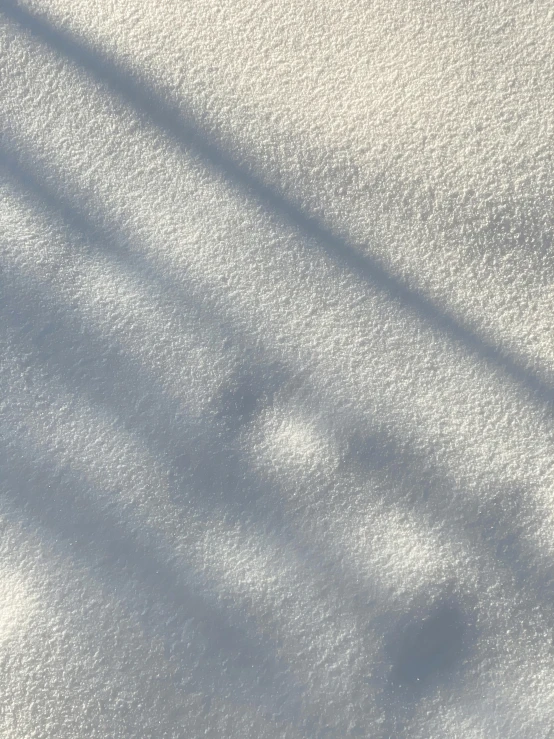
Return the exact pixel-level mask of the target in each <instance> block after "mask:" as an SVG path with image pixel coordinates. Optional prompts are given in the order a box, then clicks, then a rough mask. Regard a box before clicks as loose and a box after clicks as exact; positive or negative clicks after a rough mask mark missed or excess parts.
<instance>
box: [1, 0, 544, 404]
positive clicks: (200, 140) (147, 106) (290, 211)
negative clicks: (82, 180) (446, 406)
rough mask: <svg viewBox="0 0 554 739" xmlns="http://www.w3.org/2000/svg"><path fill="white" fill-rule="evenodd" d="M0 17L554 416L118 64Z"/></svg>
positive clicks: (434, 313)
mask: <svg viewBox="0 0 554 739" xmlns="http://www.w3.org/2000/svg"><path fill="white" fill-rule="evenodd" d="M0 12H2V13H3V14H4V16H6V17H7V18H9V19H10V20H11V21H12V22H14V23H16V24H17V25H19V26H20V27H21V28H22V29H23V30H24V31H25V32H27V33H29V34H31V35H32V36H34V37H35V38H36V39H37V40H38V41H39V42H40V43H43V44H47V45H48V46H50V47H51V48H52V49H53V50H54V51H55V52H57V53H59V54H62V55H64V56H65V57H66V58H67V59H68V60H69V61H70V62H71V63H73V64H75V65H77V66H78V67H81V68H82V69H84V71H85V72H86V73H87V74H88V75H89V76H90V77H92V78H93V79H94V80H96V82H97V83H100V84H101V85H103V86H107V87H108V88H109V90H110V91H111V92H112V93H115V94H116V95H118V96H119V98H120V99H122V100H123V101H124V102H125V103H126V104H127V105H129V106H130V107H132V108H133V109H134V110H135V111H136V112H137V114H138V115H139V116H141V117H143V118H146V119H147V120H148V122H149V123H150V124H151V125H154V126H156V127H157V128H159V129H161V130H162V131H163V132H164V133H165V134H166V135H167V136H169V137H170V138H171V139H173V140H174V142H176V143H177V145H178V146H179V147H180V148H181V149H182V150H184V151H187V152H188V153H189V154H190V153H193V154H195V155H196V156H198V157H200V158H201V159H203V160H204V161H205V162H206V163H208V164H209V165H211V166H212V167H214V168H215V169H217V170H218V171H219V172H220V173H221V174H222V175H223V176H224V177H225V178H226V179H227V180H228V181H229V182H230V183H231V184H233V185H234V186H235V187H239V188H241V189H242V190H244V191H245V192H246V193H247V194H248V195H249V196H250V197H251V198H254V199H256V201H257V202H258V203H259V204H260V206H261V207H262V208H264V209H265V210H266V212H270V213H271V214H273V215H274V216H277V217H280V218H283V219H284V220H285V221H287V222H288V223H289V224H291V225H292V226H294V227H295V228H296V229H298V230H299V231H300V232H301V233H302V234H303V235H304V236H306V237H308V238H309V239H311V240H314V241H315V242H317V244H318V246H319V247H320V248H321V249H323V250H324V251H325V252H326V253H327V255H328V256H329V257H330V258H331V259H332V260H333V261H334V262H335V263H336V264H338V265H339V266H341V267H343V268H345V269H348V270H350V271H352V272H353V273H355V274H356V275H358V276H359V277H361V278H363V279H364V280H365V281H366V282H367V283H368V284H369V285H370V286H371V287H372V288H373V289H374V290H376V291H379V292H383V293H385V294H386V295H387V296H388V298H390V299H391V300H393V301H395V302H396V303H400V305H401V306H403V307H404V308H406V309H408V310H410V311H412V312H414V313H415V314H416V315H418V316H419V317H420V318H422V319H423V320H424V321H426V322H427V323H428V324H429V325H430V326H431V327H432V328H434V329H435V330H438V331H440V332H441V333H443V334H444V335H446V336H448V337H449V338H450V339H451V340H453V341H454V342H456V343H457V344H459V345H461V346H462V347H463V348H464V349H465V351H467V352H468V353H470V354H473V355H475V356H477V357H478V358H480V359H481V360H484V361H486V362H487V363H488V364H490V365H493V366H494V367H496V368H497V369H500V370H501V371H503V372H504V373H505V374H506V375H507V376H508V377H509V378H511V379H512V380H515V381H516V382H517V383H518V384H520V385H521V386H522V387H524V388H525V389H526V390H527V391H528V392H530V393H531V394H532V395H533V396H534V399H535V400H536V401H537V402H539V403H540V404H542V405H543V406H544V407H546V408H547V410H548V412H549V413H551V412H552V411H554V389H553V388H552V387H551V386H550V385H549V384H548V383H547V382H545V381H544V380H543V379H542V378H541V377H540V376H539V374H538V373H536V372H535V371H533V370H532V369H530V368H529V367H527V366H526V365H525V364H524V363H523V362H522V361H521V360H520V359H518V358H516V357H514V356H513V355H512V354H510V353H509V352H507V351H506V350H504V349H503V348H502V347H499V346H497V345H495V344H493V343H491V342H490V341H488V340H487V339H486V338H483V337H482V336H480V335H479V334H477V333H476V332H475V331H474V330H473V329H472V328H471V327H469V326H467V325H465V324H464V323H463V322H462V321H460V320H459V319H457V318H456V317H454V316H453V315H451V314H450V313H449V312H447V311H446V310H444V309H443V308H442V307H440V308H439V307H438V306H437V305H435V303H434V302H433V301H432V300H431V299H429V298H428V297H427V296H426V295H424V294H423V293H421V292H419V291H417V290H415V289H414V288H412V287H409V286H408V285H406V284H405V283H403V282H402V281H401V280H399V279H398V278H397V277H395V276H394V275H392V274H390V273H389V272H388V271H387V270H386V269H385V268H384V267H383V266H382V265H381V264H380V263H379V262H378V260H377V259H376V258H375V257H373V256H371V255H368V254H361V253H360V252H359V251H358V250H357V249H355V248H354V247H353V246H352V245H350V244H349V243H348V242H347V241H346V240H345V239H344V238H341V237H340V236H337V235H336V234H334V233H333V232H332V231H331V230H330V229H329V228H328V227H326V226H325V225H323V224H322V223H321V222H320V221H319V220H318V219H316V218H314V217H313V216H311V215H309V214H308V213H306V212H304V211H303V210H302V209H301V208H300V207H298V206H297V205H295V204H294V203H293V202H291V201H290V200H288V199H287V198H286V197H285V196H284V195H283V194H282V193H280V192H279V191H278V190H276V189H275V188H273V187H271V186H270V185H268V184H266V183H265V182H263V180H262V179H261V178H260V177H259V176H258V175H257V174H255V173H253V172H251V171H250V170H249V169H248V168H247V167H246V166H245V165H244V164H242V163H240V162H239V161H237V160H236V159H234V158H233V157H232V156H231V155H229V154H228V153H227V152H226V151H224V150H223V149H222V148H221V147H220V146H218V145H217V144H216V143H214V142H212V141H210V140H209V138H208V137H207V135H206V134H205V133H204V132H203V131H202V130H201V128H200V126H199V125H198V124H197V122H196V121H195V120H194V119H193V118H192V117H191V116H190V115H187V114H186V113H185V112H184V111H183V110H181V109H179V108H177V106H176V105H171V104H170V103H169V102H168V101H167V100H165V99H164V98H163V97H162V96H161V95H159V94H158V93H156V91H155V90H153V89H151V88H150V87H149V86H148V85H147V84H145V83H144V82H142V81H140V80H138V79H137V78H136V76H135V75H134V73H133V72H132V71H130V70H129V69H127V68H125V67H124V66H123V65H122V64H121V63H119V62H118V61H116V60H114V59H109V58H106V57H105V56H102V55H101V54H100V53H99V52H97V51H95V50H93V49H92V48H91V47H90V46H89V45H87V44H86V43H85V42H83V41H81V40H76V39H75V38H74V37H73V36H72V35H71V34H69V33H68V32H67V31H64V30H61V29H59V28H56V27H55V26H54V25H52V24H51V23H49V22H48V21H46V20H45V19H44V18H38V17H37V16H35V15H33V14H31V13H30V12H28V11H27V10H25V9H23V8H21V7H20V6H18V5H15V4H13V3H11V2H9V0H1V2H0Z"/></svg>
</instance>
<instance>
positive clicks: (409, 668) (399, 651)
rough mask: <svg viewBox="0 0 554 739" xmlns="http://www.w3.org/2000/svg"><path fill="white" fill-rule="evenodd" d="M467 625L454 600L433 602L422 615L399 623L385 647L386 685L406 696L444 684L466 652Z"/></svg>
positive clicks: (418, 693)
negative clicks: (389, 660) (389, 659)
mask: <svg viewBox="0 0 554 739" xmlns="http://www.w3.org/2000/svg"><path fill="white" fill-rule="evenodd" d="M470 631H471V629H470V625H469V623H468V619H467V617H466V616H465V615H464V612H463V611H462V609H461V608H460V607H459V605H458V604H457V603H455V602H454V601H445V602H442V603H439V604H437V605H435V606H434V607H433V608H432V609H431V610H430V611H429V612H428V613H427V614H426V615H425V616H423V617H422V618H420V617H418V618H415V619H413V618H412V620H410V621H409V622H408V623H407V624H405V625H400V633H398V632H397V633H396V634H395V635H394V642H393V644H391V646H390V647H389V652H390V656H391V657H392V663H393V664H392V670H391V673H390V688H391V690H393V691H395V692H397V691H401V692H402V693H404V694H405V697H406V698H408V699H410V698H411V699H416V698H418V697H419V696H420V695H421V694H422V693H423V692H425V691H428V690H432V689H433V688H436V687H438V685H444V683H445V682H447V681H448V680H449V679H450V678H451V677H452V676H453V675H454V674H455V673H456V671H457V669H459V668H460V667H461V664H462V662H463V661H464V658H465V657H466V656H467V653H468V646H469V636H470Z"/></svg>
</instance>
